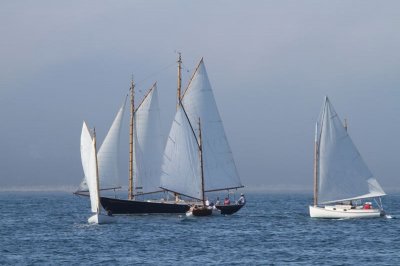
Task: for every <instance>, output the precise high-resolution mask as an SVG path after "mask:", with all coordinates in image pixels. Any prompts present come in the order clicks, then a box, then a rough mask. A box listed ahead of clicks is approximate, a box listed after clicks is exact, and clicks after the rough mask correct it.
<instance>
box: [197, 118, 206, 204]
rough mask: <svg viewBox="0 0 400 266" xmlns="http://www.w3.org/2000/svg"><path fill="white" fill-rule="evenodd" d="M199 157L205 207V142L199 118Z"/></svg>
mask: <svg viewBox="0 0 400 266" xmlns="http://www.w3.org/2000/svg"><path fill="white" fill-rule="evenodd" d="M199 155H200V171H201V173H200V174H201V200H202V202H203V206H205V205H206V203H205V201H204V198H205V195H204V170H203V141H202V139H201V125H200V117H199Z"/></svg>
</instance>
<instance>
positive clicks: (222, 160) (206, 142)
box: [182, 59, 242, 191]
mask: <svg viewBox="0 0 400 266" xmlns="http://www.w3.org/2000/svg"><path fill="white" fill-rule="evenodd" d="M182 105H183V106H184V108H185V111H186V113H187V115H188V117H189V120H190V123H191V125H192V126H193V128H194V131H195V132H196V134H198V132H199V129H198V123H197V121H198V119H199V118H200V119H201V127H202V133H203V149H204V151H203V158H204V176H205V178H204V179H205V190H206V191H217V190H225V189H230V188H238V187H242V184H241V181H240V178H239V174H238V172H237V169H236V165H235V162H234V160H233V155H232V151H231V149H230V147H229V144H228V140H227V138H226V135H225V130H224V126H223V124H222V120H221V117H220V115H219V112H218V108H217V104H216V102H215V99H214V94H213V92H212V88H211V84H210V82H209V80H208V76H207V72H206V68H205V66H204V62H203V59H202V60H201V61H200V63H199V65H198V66H197V69H196V71H195V72H194V74H193V77H192V79H191V81H190V83H189V86H188V87H187V89H186V91H185V92H184V94H183V96H182Z"/></svg>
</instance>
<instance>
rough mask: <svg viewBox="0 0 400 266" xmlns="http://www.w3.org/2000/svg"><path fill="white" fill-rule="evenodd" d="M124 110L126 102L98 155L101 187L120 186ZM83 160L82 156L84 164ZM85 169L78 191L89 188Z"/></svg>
mask: <svg viewBox="0 0 400 266" xmlns="http://www.w3.org/2000/svg"><path fill="white" fill-rule="evenodd" d="M124 110H125V102H124V103H123V105H122V106H121V108H120V109H119V111H118V113H117V115H116V117H115V119H114V121H113V123H112V125H111V127H110V130H109V131H108V133H107V136H106V137H105V139H104V141H103V144H102V145H101V147H100V149H99V152H98V155H97V158H98V165H99V173H100V188H101V189H110V188H116V187H119V173H118V150H119V139H120V131H121V124H122V118H123V116H124ZM81 138H82V137H81ZM81 157H82V153H81ZM83 160H84V158H83V157H82V164H83ZM83 170H84V174H85V177H84V178H83V180H82V182H81V184H80V186H79V189H78V191H87V190H88V186H87V181H86V177H87V174H86V171H85V168H83Z"/></svg>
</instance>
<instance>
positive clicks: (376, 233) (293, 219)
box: [0, 192, 400, 265]
mask: <svg viewBox="0 0 400 266" xmlns="http://www.w3.org/2000/svg"><path fill="white" fill-rule="evenodd" d="M247 200H248V202H247V205H246V206H245V207H244V208H243V209H242V210H241V211H240V212H238V213H236V214H235V215H232V216H213V217H201V218H195V219H193V218H191V219H188V218H185V217H182V216H179V215H137V216H125V217H122V216H119V217H118V218H117V219H118V222H117V223H115V224H108V225H88V224H87V218H88V217H89V215H90V213H89V202H88V199H87V198H81V197H77V196H74V195H72V194H68V193H61V192H58V193H55V192H54V193H49V192H43V193H39V192H35V193H32V192H29V193H27V192H1V193H0V206H1V215H0V217H1V219H0V232H1V234H0V264H2V265H16V264H17V265H47V264H50V265H54V264H57V265H60V264H65V265H74V264H84V265H92V264H101V265H132V264H140V265H239V264H240V265H400V195H398V194H397V195H389V196H387V197H385V198H384V206H385V208H386V210H387V211H388V212H389V214H391V215H392V216H393V218H392V219H386V218H381V219H367V220H316V219H311V218H309V216H308V204H309V203H310V202H311V200H312V199H311V196H310V195H305V194H248V195H247ZM396 217H397V218H396Z"/></svg>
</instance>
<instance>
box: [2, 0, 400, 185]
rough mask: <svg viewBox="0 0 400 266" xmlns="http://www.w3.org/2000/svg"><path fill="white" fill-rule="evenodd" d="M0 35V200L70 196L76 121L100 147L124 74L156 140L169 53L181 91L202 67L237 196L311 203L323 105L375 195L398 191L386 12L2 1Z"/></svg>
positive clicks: (170, 80)
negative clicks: (155, 112) (134, 85)
mask: <svg viewBox="0 0 400 266" xmlns="http://www.w3.org/2000/svg"><path fill="white" fill-rule="evenodd" d="M0 36H1V37H0V40H1V41H0V123H1V127H0V128H1V131H0V151H1V152H0V187H1V188H7V187H12V186H60V185H67V186H75V185H76V186H77V185H78V184H79V183H80V181H81V179H82V176H83V173H82V167H81V162H80V151H79V147H80V146H79V145H80V144H79V141H80V131H81V126H82V120H83V119H85V120H87V121H88V122H89V124H90V125H91V126H93V125H94V126H96V129H97V132H98V136H99V140H100V141H101V140H102V139H103V137H104V135H105V133H106V131H107V130H108V128H109V126H110V124H111V122H112V120H113V118H114V115H115V114H116V112H117V110H118V108H119V106H120V104H121V103H122V101H123V100H124V97H125V94H126V93H127V92H128V88H129V83H130V78H131V75H132V74H133V75H134V77H135V80H136V81H137V82H138V88H139V89H141V90H142V91H143V92H144V91H145V90H146V89H147V88H149V87H150V85H151V83H153V82H154V81H158V88H159V94H160V101H161V109H162V119H163V125H162V127H163V130H164V134H165V135H167V134H168V131H169V127H170V122H171V121H172V118H173V115H174V111H175V96H176V89H175V88H176V72H177V71H176V64H175V62H176V59H177V54H176V51H181V52H182V55H183V60H184V66H185V73H184V84H187V81H188V79H189V77H190V75H191V72H192V71H193V68H194V67H195V65H196V64H197V62H198V60H200V58H201V57H204V60H205V64H206V68H207V71H208V74H209V78H210V81H211V84H212V86H213V89H214V94H215V97H216V101H217V104H218V108H219V111H220V114H221V116H222V119H223V122H224V125H225V130H226V133H227V137H228V140H229V142H230V145H231V148H232V150H233V154H234V158H235V161H236V165H237V167H238V171H239V174H240V176H241V179H242V182H243V184H244V185H246V186H247V187H249V188H261V189H266V190H274V189H285V190H286V189H309V190H310V191H311V188H312V169H313V165H312V163H313V140H314V136H313V135H314V123H315V121H316V119H317V117H318V114H319V111H320V109H321V105H322V103H323V98H324V96H325V95H329V96H330V99H331V101H332V104H333V105H334V107H335V109H336V111H337V112H338V114H339V116H340V117H341V118H342V119H343V118H347V119H348V121H349V133H350V135H351V137H352V139H353V141H354V143H355V144H356V146H357V147H358V148H359V151H360V153H361V154H362V156H363V158H364V160H365V161H366V162H367V164H368V165H369V167H370V169H371V171H372V172H373V173H374V174H375V176H376V177H377V178H378V180H379V181H380V183H381V185H382V186H383V188H384V189H386V190H390V189H400V174H399V172H400V156H399V150H400V118H399V115H400V103H399V101H400V75H399V71H400V53H399V51H400V50H399V49H400V48H399V47H400V2H399V1H384V2H381V1H364V0H363V1H300V0H293V1H282V0H279V1H264V0H263V1H232V0H227V1H215V0H213V1H185V0H182V1H164V0H160V1H151V0H143V1H132V0H129V1H128V0H127V1H122V0H120V1H98V0H96V1H54V0H48V1H36V0H35V1H33V0H32V1H13V0H9V1H7V0H5V1H1V3H0ZM187 71H189V72H187ZM139 94H140V93H139ZM125 118H126V119H125V121H127V116H126V117H125ZM124 126H125V128H126V124H125V125H124ZM127 137H128V133H127V132H125V131H124V134H123V138H124V139H123V144H124V145H125V147H123V148H122V149H121V152H122V154H121V159H122V162H121V174H122V175H123V182H125V183H126V180H127V178H126V176H127V167H128V166H127V161H128V157H127V148H126V146H127V144H125V143H127Z"/></svg>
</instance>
